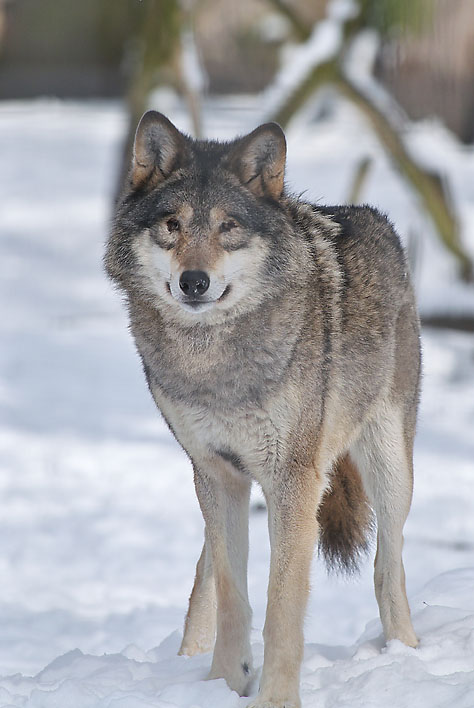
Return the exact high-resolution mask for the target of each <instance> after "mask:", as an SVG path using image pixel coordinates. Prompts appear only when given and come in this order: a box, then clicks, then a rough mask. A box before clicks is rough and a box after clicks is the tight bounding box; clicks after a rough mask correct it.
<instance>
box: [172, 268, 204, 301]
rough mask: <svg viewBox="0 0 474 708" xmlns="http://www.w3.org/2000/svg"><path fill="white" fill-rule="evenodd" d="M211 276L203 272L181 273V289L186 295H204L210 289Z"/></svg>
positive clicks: (189, 271) (190, 271) (187, 271)
mask: <svg viewBox="0 0 474 708" xmlns="http://www.w3.org/2000/svg"><path fill="white" fill-rule="evenodd" d="M209 282H210V281H209V276H208V274H207V273H205V272H204V271H203V270H185V271H184V273H181V277H180V279H179V287H180V288H181V290H182V291H183V293H184V294H185V295H189V297H196V295H203V294H204V293H205V292H206V290H207V289H208V287H209Z"/></svg>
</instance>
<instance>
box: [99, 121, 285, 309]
mask: <svg viewBox="0 0 474 708" xmlns="http://www.w3.org/2000/svg"><path fill="white" fill-rule="evenodd" d="M285 160H286V141H285V136H284V134H283V132H282V130H281V128H280V127H279V126H278V125H277V124H276V123H267V124H265V125H262V126H260V127H259V128H257V129H256V130H254V131H253V132H252V133H250V134H249V135H247V136H245V137H243V138H239V139H237V140H234V141H233V142H230V143H220V142H214V141H194V140H192V139H191V138H189V137H187V136H185V135H183V134H182V133H180V132H179V131H178V130H177V129H176V128H175V126H174V125H173V124H172V123H170V121H169V120H168V119H167V118H165V116H163V115H162V114H160V113H157V112H155V111H149V112H148V113H146V114H145V115H144V116H143V118H142V120H141V122H140V124H139V126H138V129H137V133H136V137H135V145H134V155H133V164H132V168H131V173H130V182H129V187H128V189H127V190H126V192H125V194H124V196H123V197H122V199H121V201H120V203H119V205H118V208H117V213H116V217H115V222H114V227H113V230H112V233H111V236H110V239H109V244H108V248H107V253H106V258H105V262H106V268H107V271H108V273H109V275H110V276H111V277H112V278H113V279H114V280H115V281H116V282H118V284H119V285H120V286H121V287H123V288H124V289H125V290H126V291H127V292H128V294H129V296H130V297H132V298H138V299H140V298H141V299H142V300H146V301H147V302H148V304H151V305H152V306H153V307H156V308H157V309H159V310H160V312H161V313H162V314H163V315H164V316H166V317H169V318H171V319H178V321H180V322H184V323H191V322H193V323H196V322H200V321H201V322H208V323H211V322H213V321H217V320H222V318H223V317H224V318H227V317H232V316H235V315H236V314H239V313H241V312H245V311H248V310H249V309H252V308H253V307H255V306H257V305H258V304H259V303H260V302H261V301H262V299H263V298H264V297H267V296H268V293H273V294H274V295H278V294H281V292H282V291H283V289H284V283H285V277H286V274H287V265H288V261H289V247H288V244H289V237H290V236H291V231H292V230H293V226H292V224H291V221H290V219H289V218H288V215H287V212H286V210H285V209H283V208H282V194H283V182H284V171H285Z"/></svg>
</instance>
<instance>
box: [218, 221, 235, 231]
mask: <svg viewBox="0 0 474 708" xmlns="http://www.w3.org/2000/svg"><path fill="white" fill-rule="evenodd" d="M235 228H237V222H236V221H234V219H229V221H223V222H222V224H221V225H220V226H219V231H220V232H221V234H225V233H227V232H228V231H232V229H235Z"/></svg>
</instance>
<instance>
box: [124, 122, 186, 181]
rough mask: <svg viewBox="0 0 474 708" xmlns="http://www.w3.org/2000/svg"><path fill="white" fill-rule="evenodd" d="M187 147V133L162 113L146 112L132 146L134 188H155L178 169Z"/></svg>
mask: <svg viewBox="0 0 474 708" xmlns="http://www.w3.org/2000/svg"><path fill="white" fill-rule="evenodd" d="M185 149H186V145H185V139H184V136H183V135H181V133H180V132H179V130H177V129H176V128H175V127H174V125H173V123H171V121H169V120H168V118H166V117H165V116H164V115H163V114H162V113H158V112H157V111H147V113H145V114H144V116H143V117H142V119H141V121H140V123H139V124H138V128H137V132H136V134H135V143H134V145H133V161H132V172H131V179H132V184H133V186H134V187H142V186H145V185H146V184H147V185H148V186H149V187H156V185H157V184H159V182H162V181H163V180H165V179H166V178H167V177H169V175H170V174H171V173H172V172H174V170H176V169H177V168H178V167H179V166H180V164H181V162H182V158H183V156H184V152H185Z"/></svg>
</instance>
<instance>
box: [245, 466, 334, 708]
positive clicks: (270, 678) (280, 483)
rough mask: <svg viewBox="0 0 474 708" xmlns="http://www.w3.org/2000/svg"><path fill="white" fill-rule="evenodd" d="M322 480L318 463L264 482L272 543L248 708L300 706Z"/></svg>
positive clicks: (298, 707) (289, 707)
mask: <svg viewBox="0 0 474 708" xmlns="http://www.w3.org/2000/svg"><path fill="white" fill-rule="evenodd" d="M322 488H323V486H322V484H321V483H320V481H319V480H318V477H317V473H316V471H315V470H314V469H310V470H306V469H293V470H291V473H289V474H287V475H286V476H285V478H284V479H278V480H277V481H275V483H274V484H270V483H269V484H268V485H266V488H265V487H264V492H265V496H266V499H267V505H268V525H269V531H270V543H271V565H270V581H269V586H268V604H267V615H266V619H265V627H264V630H263V636H264V641H265V651H264V663H263V671H262V678H261V681H260V691H259V694H258V696H257V698H256V699H255V701H254V702H253V703H251V704H250V706H249V707H248V708H300V706H301V701H300V698H299V679H300V666H301V661H302V658H303V644H304V642H303V621H304V613H305V609H306V603H307V599H308V593H309V574H310V566H311V559H312V557H313V550H314V545H315V542H316V537H317V521H316V511H317V507H318V504H319V502H320V497H321V492H322Z"/></svg>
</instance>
